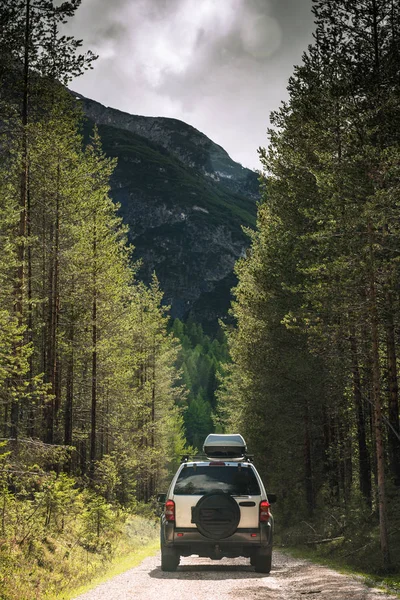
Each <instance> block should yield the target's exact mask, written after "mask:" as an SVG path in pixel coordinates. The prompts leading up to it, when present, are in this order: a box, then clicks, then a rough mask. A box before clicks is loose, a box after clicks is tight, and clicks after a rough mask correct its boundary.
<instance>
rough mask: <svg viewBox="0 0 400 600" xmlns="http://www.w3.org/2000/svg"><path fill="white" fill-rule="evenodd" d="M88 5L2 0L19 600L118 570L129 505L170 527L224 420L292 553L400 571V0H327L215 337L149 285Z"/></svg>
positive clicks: (6, 371) (6, 343)
mask: <svg viewBox="0 0 400 600" xmlns="http://www.w3.org/2000/svg"><path fill="white" fill-rule="evenodd" d="M80 3H81V1H80V0H72V1H70V2H63V3H61V4H58V5H56V6H55V5H54V3H53V2H52V1H50V0H14V2H13V3H12V4H10V3H9V2H8V1H7V0H0V79H1V90H0V92H1V95H0V156H1V161H0V246H1V252H0V563H1V566H2V569H0V590H1V593H0V597H1V598H3V597H4V599H5V600H16V599H17V598H18V599H19V600H20V599H21V598H22V597H27V598H28V597H29V598H30V597H32V598H37V597H45V595H46V594H51V592H52V590H53V591H54V589H55V588H54V586H56V583H57V585H60V582H61V581H67V583H69V582H70V581H72V580H73V571H74V569H78V563H80V562H82V561H85V560H86V564H88V563H87V561H88V560H89V559H88V557H89V556H90V557H93V556H95V555H96V554H97V555H98V556H99V557H100V559H99V561H100V562H99V564H100V565H101V564H103V563H102V562H101V561H102V560H106V559H107V557H109V556H111V555H112V554H113V552H114V547H115V545H116V544H118V541H116V540H118V539H119V538H118V535H119V534H120V532H121V530H122V528H123V526H124V523H126V520H127V519H128V515H129V514H130V515H131V514H136V515H137V516H138V518H142V519H143V521H141V522H140V523H141V525H140V526H141V527H142V530H145V529H146V528H147V529H146V531H147V532H148V537H149V539H151V538H152V536H153V538H154V532H153V531H152V530H151V524H150V525H149V523H150V521H151V519H150V521H149V519H148V518H149V517H151V515H154V506H155V495H156V493H157V492H158V491H160V490H161V491H163V488H165V486H166V485H167V483H168V479H169V477H170V475H171V473H173V472H174V470H175V468H176V465H177V464H178V463H179V460H180V457H181V455H182V454H184V453H187V452H189V453H190V452H194V451H195V450H196V449H200V448H201V445H202V441H203V439H204V437H205V436H206V435H207V434H208V433H209V432H210V431H214V430H217V431H225V432H231V431H239V432H240V433H242V434H243V435H244V437H245V439H246V441H247V443H248V447H249V450H250V452H252V453H253V454H254V456H255V461H256V464H257V468H258V469H259V471H260V473H261V474H262V476H263V478H264V479H265V481H266V482H267V489H268V490H269V491H273V492H275V493H276V494H277V495H278V498H279V502H278V505H277V508H276V515H277V522H278V534H279V539H280V541H281V543H282V544H284V545H288V546H296V545H301V544H304V543H305V544H306V545H307V544H310V545H311V546H312V547H316V548H323V549H324V551H325V552H326V553H332V554H337V555H339V556H341V557H342V558H344V560H345V562H350V563H352V564H355V565H358V566H359V565H362V566H363V568H364V569H367V570H368V569H369V570H371V571H374V570H375V571H377V570H382V571H383V572H386V573H387V572H391V571H395V572H398V571H399V568H400V563H399V557H400V508H399V507H400V428H399V399H398V394H399V392H398V365H399V359H398V354H399V350H400V348H399V347H400V339H399V324H400V314H399V300H400V298H399V289H400V288H399V283H400V270H399V269H400V255H399V249H400V231H399V223H400V219H399V217H400V201H399V198H400V143H399V142H400V133H399V132H400V6H398V4H397V3H396V2H395V1H394V0H362V1H360V2H354V1H351V0H337V1H336V2H332V1H330V0H313V13H314V18H315V23H316V29H315V34H314V43H313V44H312V45H310V47H309V48H308V50H307V51H306V52H305V53H304V55H303V60H302V63H301V64H300V65H299V66H298V67H296V68H295V71H294V74H293V76H292V77H291V78H290V80H289V84H288V93H289V96H288V100H287V101H286V102H283V103H282V104H281V106H280V108H278V109H277V110H276V112H274V113H273V114H272V117H271V123H272V127H271V129H270V130H269V132H268V141H267V145H266V147H265V148H260V150H259V154H260V159H261V164H262V167H263V171H262V173H260V184H261V190H262V199H261V201H260V203H259V206H258V218H257V225H256V228H255V230H252V229H250V228H247V229H246V232H247V234H248V236H249V240H250V248H249V250H248V252H247V254H246V256H245V257H243V258H242V259H240V260H239V261H238V263H237V264H236V276H237V278H238V283H237V286H236V287H235V288H234V290H233V294H234V301H233V303H232V307H231V318H230V319H229V320H228V321H226V324H225V325H222V329H221V331H220V332H219V333H218V334H217V336H216V338H215V339H212V338H210V337H208V336H207V335H205V334H204V332H203V330H202V327H201V325H200V324H197V323H195V322H194V321H192V320H191V319H190V318H189V320H188V321H186V322H182V321H179V320H175V321H171V319H170V317H169V314H168V307H167V306H165V305H164V304H163V293H162V290H161V289H160V286H159V283H158V280H157V277H156V275H154V276H153V280H152V282H151V283H150V285H145V284H144V283H142V282H141V281H140V280H139V279H138V278H137V277H136V272H137V270H138V264H136V263H135V262H134V261H133V260H132V247H131V246H130V245H129V243H128V240H127V228H126V226H125V225H124V223H123V222H122V219H121V217H120V216H119V213H118V206H117V205H115V204H114V203H113V201H112V200H111V198H110V195H109V190H110V183H109V182H110V177H111V175H112V172H113V169H114V168H115V161H114V160H113V159H110V158H108V157H107V156H106V155H105V154H104V152H103V150H102V144H101V139H100V136H99V134H98V131H97V130H96V128H94V129H93V131H92V134H91V137H90V140H89V142H88V143H84V138H83V115H82V114H81V112H80V109H79V108H78V107H77V105H76V102H75V101H74V97H73V96H72V95H71V94H70V93H69V92H68V91H67V86H68V83H69V82H70V81H71V80H72V79H73V78H75V77H77V76H80V75H84V73H85V71H86V70H88V69H91V68H93V66H94V65H95V60H96V56H95V55H94V54H93V53H92V52H90V51H89V52H83V51H82V48H81V47H82V41H81V40H77V39H75V38H74V37H72V36H66V35H64V34H63V25H64V24H65V23H66V22H67V21H68V20H69V19H70V18H71V17H72V16H73V15H74V13H75V11H76V10H77V8H78V7H79V5H80ZM56 4H57V3H56ZM146 519H147V520H146ZM143 535H144V534H143ZM146 535H147V534H146ZM60 539H62V540H63V544H64V546H62V549H61V547H60V546H59V545H58V544H59V542H58V540H60ZM66 548H67V550H66ZM76 549H80V550H79V552H80V551H82V552H83V554H79V553H78V554H74V559H73V560H72V559H71V556H72V554H73V552H75V551H77V550H76ZM61 552H62V554H60V553H61ZM60 556H62V557H63V561H60V560H59V558H60ZM85 557H86V558H85ZM61 563H62V567H60V564H61ZM87 568H88V567H86V575H87ZM57 569H61V570H59V571H57ZM52 571H54V573H53V575H52V576H51V577H49V579H48V581H47V579H46V577H47V575H46V576H45V575H44V573H46V574H49V573H50V572H52ZM57 577H58V580H57V582H56V579H57ZM77 582H79V580H77V581H75V582H74V585H76V583H77ZM41 586H42V587H41ZM46 586H47V587H46ZM3 590H5V591H3ZM26 590H33V591H32V595H31V596H29V594H28V593H27V592H26ZM1 594H3V596H2V595H1ZM24 594H25V596H24ZM40 594H43V596H41V595H40ZM48 597H49V598H50V597H51V595H49V596H48Z"/></svg>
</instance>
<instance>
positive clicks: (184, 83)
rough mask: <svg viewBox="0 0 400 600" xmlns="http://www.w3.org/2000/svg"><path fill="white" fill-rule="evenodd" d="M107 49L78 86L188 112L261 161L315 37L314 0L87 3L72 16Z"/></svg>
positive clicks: (90, 41) (106, 100)
mask: <svg viewBox="0 0 400 600" xmlns="http://www.w3.org/2000/svg"><path fill="white" fill-rule="evenodd" d="M70 29H71V31H72V32H73V34H74V36H75V37H78V38H83V39H84V42H85V46H86V47H88V48H90V49H91V50H93V51H94V52H96V53H97V54H99V59H98V60H97V61H96V63H95V68H94V70H93V71H91V72H88V73H86V74H85V75H83V76H82V77H80V78H78V79H76V80H75V81H74V82H72V84H71V88H72V89H74V90H75V91H77V92H80V93H81V94H84V95H85V96H88V97H89V98H92V99H94V100H97V101H99V102H101V103H102V104H105V105H107V106H112V107H114V108H119V109H120V110H123V111H126V112H129V113H131V114H138V115H151V116H164V117H174V118H177V119H181V120H182V121H185V122H186V123H189V124H190V125H193V126H194V127H196V128H197V129H199V130H200V131H202V132H203V133H205V134H206V135H207V136H208V137H210V138H211V139H212V140H214V141H215V142H217V143H218V144H220V145H221V146H223V148H225V150H227V152H228V153H229V154H230V156H231V157H232V158H233V159H234V160H236V161H238V162H240V163H242V164H243V165H244V166H246V167H250V168H259V166H260V165H259V161H258V155H257V148H258V147H259V146H260V145H262V146H265V145H266V143H267V138H266V130H267V127H268V123H269V113H270V112H271V110H274V109H275V108H277V107H278V106H279V103H280V102H281V100H283V99H285V98H286V86H287V80H288V78H289V76H290V75H291V74H292V72H293V65H295V64H299V63H300V62H301V55H302V52H303V51H304V50H305V49H306V48H307V45H308V44H309V43H310V42H311V40H312V31H313V17H312V14H311V0H83V1H82V5H81V7H80V8H79V9H78V11H77V13H76V15H75V17H74V18H73V19H72V20H71V22H70Z"/></svg>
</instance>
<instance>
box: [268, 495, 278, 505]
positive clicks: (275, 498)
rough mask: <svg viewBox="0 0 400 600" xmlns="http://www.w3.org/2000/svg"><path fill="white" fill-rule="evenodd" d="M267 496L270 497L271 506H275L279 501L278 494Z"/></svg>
mask: <svg viewBox="0 0 400 600" xmlns="http://www.w3.org/2000/svg"><path fill="white" fill-rule="evenodd" d="M267 496H268V502H269V503H270V504H275V502H276V501H277V497H276V494H267Z"/></svg>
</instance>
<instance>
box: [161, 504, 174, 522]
mask: <svg viewBox="0 0 400 600" xmlns="http://www.w3.org/2000/svg"><path fill="white" fill-rule="evenodd" d="M164 515H165V519H166V521H175V502H174V501H173V500H167V501H166V503H165V510H164Z"/></svg>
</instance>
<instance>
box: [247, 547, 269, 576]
mask: <svg viewBox="0 0 400 600" xmlns="http://www.w3.org/2000/svg"><path fill="white" fill-rule="evenodd" d="M250 560H251V564H252V565H254V570H255V571H256V573H269V572H270V571H271V566H272V553H271V552H270V553H269V554H265V553H263V552H258V553H257V554H255V555H254V557H252V558H251V559H250Z"/></svg>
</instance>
